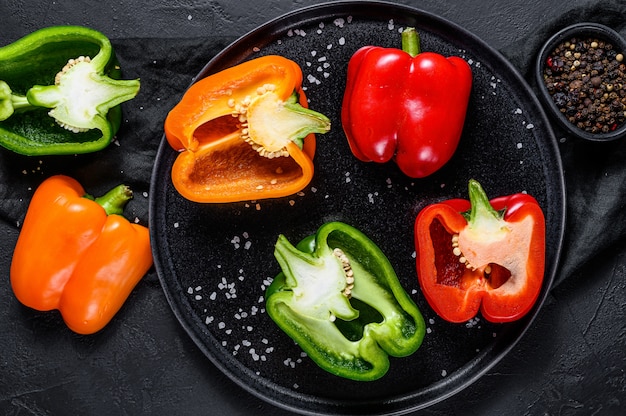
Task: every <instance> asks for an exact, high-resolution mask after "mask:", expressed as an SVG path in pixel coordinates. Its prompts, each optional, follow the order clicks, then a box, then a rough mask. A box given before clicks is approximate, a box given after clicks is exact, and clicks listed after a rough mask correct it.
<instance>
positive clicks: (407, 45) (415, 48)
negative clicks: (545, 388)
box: [402, 27, 421, 58]
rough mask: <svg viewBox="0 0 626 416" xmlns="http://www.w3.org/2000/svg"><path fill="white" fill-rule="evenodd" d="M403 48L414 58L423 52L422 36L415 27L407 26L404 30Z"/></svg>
mask: <svg viewBox="0 0 626 416" xmlns="http://www.w3.org/2000/svg"><path fill="white" fill-rule="evenodd" d="M402 50H403V51H404V52H406V53H408V54H409V55H411V57H413V58H415V57H416V56H417V55H419V53H420V52H421V49H420V36H419V33H417V30H415V28H414V27H407V28H406V29H404V30H403V31H402Z"/></svg>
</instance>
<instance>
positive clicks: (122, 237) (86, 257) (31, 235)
mask: <svg viewBox="0 0 626 416" xmlns="http://www.w3.org/2000/svg"><path fill="white" fill-rule="evenodd" d="M131 197H132V192H131V191H130V189H129V188H128V187H127V186H124V185H120V186H117V187H116V188H114V189H112V190H111V191H109V192H108V193H107V194H106V195H104V196H102V197H100V198H96V199H95V200H94V199H92V198H91V197H90V196H88V195H86V193H85V190H84V189H83V187H82V186H81V185H80V184H79V183H78V182H77V181H76V180H74V179H72V178H70V177H67V176H63V175H57V176H52V177H50V178H48V179H46V180H45V181H44V182H42V184H41V185H40V186H39V187H38V188H37V190H36V192H35V194H34V195H33V198H32V200H31V202H30V205H29V207H28V211H27V212H26V217H25V219H24V224H23V226H22V230H21V232H20V235H19V237H18V240H17V244H16V247H15V251H14V253H13V258H12V262H11V271H10V275H11V286H12V288H13V293H14V294H15V296H16V297H17V299H18V300H19V301H20V302H21V303H22V304H24V305H26V306H28V307H30V308H33V309H36V310H40V311H49V310H53V309H58V310H59V311H60V312H61V315H62V316H63V320H64V321H65V323H66V324H67V326H68V327H69V328H70V329H71V330H73V331H74V332H76V333H79V334H92V333H95V332H97V331H99V330H100V329H102V328H104V327H105V326H106V325H107V323H108V322H109V321H110V320H111V319H112V318H113V316H114V315H115V314H116V313H117V312H118V311H119V309H120V308H121V307H122V305H123V304H124V302H125V301H126V299H127V298H128V296H129V295H130V293H131V291H132V290H133V288H134V287H135V285H136V284H137V283H138V282H139V281H140V280H141V278H142V277H143V276H144V275H145V274H146V272H147V271H148V269H150V267H152V263H153V261H152V252H151V249H150V237H149V233H148V228H147V227H144V226H142V225H139V224H135V223H131V222H129V221H128V220H127V219H126V218H124V217H123V216H122V215H121V214H122V211H123V207H124V205H125V204H126V202H127V201H128V200H129V199H130V198H131Z"/></svg>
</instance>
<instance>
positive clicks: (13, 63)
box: [0, 26, 140, 156]
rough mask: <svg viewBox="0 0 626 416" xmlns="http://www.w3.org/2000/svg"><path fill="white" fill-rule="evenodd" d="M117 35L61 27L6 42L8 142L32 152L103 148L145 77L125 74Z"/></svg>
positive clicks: (0, 67) (2, 86)
mask: <svg viewBox="0 0 626 416" xmlns="http://www.w3.org/2000/svg"><path fill="white" fill-rule="evenodd" d="M120 76H121V74H120V67H119V63H118V61H117V59H116V57H115V53H114V51H113V47H112V45H111V42H110V41H109V39H108V38H107V37H106V36H105V35H103V34H102V33H100V32H98V31H96V30H93V29H89V28H86V27H81V26H53V27H48V28H44V29H40V30H37V31H35V32H32V33H30V34H28V35H26V36H24V37H23V38H21V39H18V40H17V41H15V42H13V43H11V44H9V45H6V46H3V47H1V48H0V145H2V146H4V147H6V148H8V149H10V150H12V151H14V152H16V153H21V154H25V155H31V156H33V155H51V154H78V153H89V152H94V151H97V150H101V149H103V148H104V147H106V146H107V145H108V144H109V143H110V142H111V140H112V138H113V136H114V135H115V133H116V132H117V130H118V129H119V126H120V124H121V109H120V106H119V105H120V104H121V103H122V102H124V101H128V100H130V99H132V98H134V97H135V96H136V95H137V93H138V92H139V86H140V84H139V80H137V79H135V80H120V79H119V78H120Z"/></svg>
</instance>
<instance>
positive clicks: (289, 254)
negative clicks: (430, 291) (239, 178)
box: [266, 222, 425, 381]
mask: <svg viewBox="0 0 626 416" xmlns="http://www.w3.org/2000/svg"><path fill="white" fill-rule="evenodd" d="M335 248H339V249H341V250H342V251H343V252H344V253H345V255H346V256H347V257H348V259H349V260H350V267H351V269H352V271H353V273H354V287H353V288H352V291H351V296H350V298H348V297H347V296H346V295H344V293H343V291H344V289H345V287H346V286H347V284H346V276H345V272H344V268H343V265H342V262H341V261H340V260H339V259H338V258H337V257H336V256H335V254H333V249H335ZM275 256H276V259H277V260H278V263H279V264H280V266H281V269H282V272H281V273H279V274H278V276H276V278H275V279H274V281H273V282H272V284H271V285H270V286H269V288H268V289H267V292H266V302H267V305H266V306H267V308H266V309H267V312H268V314H269V315H270V317H271V318H272V319H273V320H274V322H276V324H277V325H278V326H279V327H280V328H281V329H282V330H283V331H284V332H285V333H287V335H289V336H290V337H291V338H292V339H294V340H295V341H296V342H297V343H298V345H300V347H301V348H302V349H303V350H304V351H305V352H306V353H307V355H308V356H309V357H310V358H311V359H312V360H313V361H314V362H315V363H316V364H317V365H318V366H320V367H321V368H323V369H324V370H326V371H328V372H330V373H332V374H335V375H337V376H340V377H345V378H348V379H353V380H359V381H369V380H376V379H379V378H380V377H382V376H383V375H385V374H386V373H387V371H388V369H389V366H390V362H389V356H395V357H405V356H408V355H410V354H412V353H414V352H415V351H416V350H417V349H418V348H419V346H420V345H421V343H422V340H423V337H424V332H425V324H424V320H423V317H422V315H421V313H420V312H419V310H418V308H417V306H416V305H415V303H414V302H413V301H412V299H411V298H410V297H409V296H408V294H407V293H406V291H405V290H404V289H403V288H402V286H401V284H400V282H399V281H398V278H397V276H396V274H395V271H394V269H393V267H392V265H391V264H390V262H389V260H388V259H387V257H386V256H385V255H384V254H383V253H382V251H381V250H380V249H379V248H378V247H377V246H376V245H375V244H374V243H373V242H372V241H371V240H370V239H369V238H368V237H367V236H365V235H364V234H363V233H361V232H360V231H358V230H357V229H355V228H353V227H351V226H349V225H347V224H344V223H340V222H331V223H326V224H324V225H322V226H321V227H320V228H319V230H318V231H317V233H316V234H315V235H314V236H310V237H307V238H305V239H304V240H302V241H301V242H300V243H299V244H298V245H297V246H295V247H294V246H293V245H292V244H291V243H289V241H288V240H287V239H286V238H285V237H284V236H282V235H281V236H279V238H278V241H277V243H276V249H275Z"/></svg>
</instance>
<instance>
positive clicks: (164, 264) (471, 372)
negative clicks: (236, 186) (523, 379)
mask: <svg viewBox="0 0 626 416" xmlns="http://www.w3.org/2000/svg"><path fill="white" fill-rule="evenodd" d="M364 6H367V7H372V8H375V7H377V8H379V10H380V9H382V10H385V11H387V12H388V13H391V12H393V14H394V15H398V16H399V15H402V14H405V15H412V16H416V17H423V18H426V19H427V20H429V21H434V22H437V23H438V24H440V25H442V26H443V27H445V28H446V29H447V30H448V31H450V32H453V33H454V34H455V35H462V36H457V37H458V39H455V45H457V42H456V41H457V40H458V45H457V46H459V47H460V48H468V47H470V46H474V47H476V46H479V47H480V48H482V49H481V53H482V54H483V55H484V54H487V55H490V56H491V57H493V59H494V61H497V62H498V64H499V65H501V66H502V68H503V70H504V71H505V72H504V75H505V78H506V80H504V82H512V83H515V84H516V85H518V86H519V87H520V88H521V89H523V90H524V91H526V92H527V95H528V96H527V97H525V98H526V99H527V100H528V101H529V102H530V105H532V106H533V107H534V108H533V109H534V110H535V112H536V116H537V117H538V118H539V119H540V120H541V121H542V124H543V125H545V127H546V132H545V134H546V135H547V137H548V141H547V143H544V144H543V145H544V146H547V149H549V150H550V151H551V152H552V154H553V156H554V160H553V163H554V164H555V166H553V168H554V171H555V172H558V173H559V174H558V175H557V176H556V177H555V178H554V179H555V180H556V184H557V188H558V191H559V192H558V196H559V199H560V201H558V202H559V203H557V204H556V205H557V208H560V209H559V212H556V213H555V215H556V217H557V218H558V219H559V220H560V223H559V224H558V226H557V229H558V231H559V232H558V235H557V236H555V241H556V242H557V243H558V245H557V247H555V262H554V263H553V264H547V265H546V274H545V278H544V287H543V289H542V293H541V295H540V297H539V299H538V300H537V303H536V305H535V307H534V308H533V310H532V311H531V312H530V313H529V314H528V315H526V316H525V317H524V318H522V319H521V320H519V321H517V322H515V323H513V324H512V325H511V326H510V327H509V328H508V329H507V331H508V332H510V333H512V334H513V335H512V337H511V338H509V337H508V336H507V337H504V338H507V340H508V341H507V342H500V340H497V341H496V342H494V344H493V345H492V346H491V348H488V349H485V350H484V351H481V353H480V354H479V355H477V356H476V358H475V359H474V360H473V362H469V363H467V364H466V365H465V366H464V367H463V368H461V369H459V370H458V371H456V372H455V373H453V374H451V375H448V377H447V380H446V382H445V383H443V382H441V383H436V384H434V385H432V386H430V387H429V388H427V389H425V390H423V391H420V392H416V393H415V394H412V395H403V396H399V397H389V398H388V400H385V401H384V402H382V403H381V402H368V401H367V400H366V399H364V400H363V401H362V402H359V403H354V402H348V401H339V400H328V399H321V398H317V397H312V396H305V395H302V394H298V393H293V392H292V391H290V390H289V389H285V388H283V387H282V386H279V385H276V384H274V383H272V382H268V381H264V380H260V379H259V378H258V377H256V376H255V375H254V374H253V373H252V372H251V371H250V370H249V369H247V368H245V367H243V366H242V365H241V364H240V363H239V362H237V360H235V359H234V358H233V357H229V356H220V357H217V356H216V354H215V351H214V347H215V345H207V343H206V340H205V339H204V338H205V337H206V336H209V337H210V336H211V334H210V333H209V331H208V330H207V329H206V327H204V326H203V325H202V322H201V321H199V320H195V321H194V319H195V318H194V317H193V316H192V317H191V320H190V317H189V316H188V315H187V312H188V311H189V310H191V306H190V305H189V303H188V300H187V299H185V298H181V297H179V296H177V293H180V291H181V290H182V289H181V288H180V287H178V288H176V287H172V285H174V286H175V285H176V284H177V282H172V281H170V280H169V279H168V278H167V275H166V274H167V270H168V269H169V268H170V267H171V260H170V259H168V258H167V251H163V249H164V248H163V247H161V246H160V242H161V241H160V231H159V229H158V228H155V227H158V226H159V224H160V222H159V221H160V216H159V214H158V213H159V211H160V208H159V201H158V198H157V196H158V195H160V192H162V189H161V188H162V183H161V182H158V181H157V180H156V179H155V178H157V177H159V175H161V176H162V173H163V171H162V170H163V169H164V167H163V166H167V165H170V167H171V163H173V159H174V158H175V156H176V154H175V153H174V152H173V151H172V150H171V148H169V145H168V144H167V141H166V139H165V137H163V139H162V142H161V145H160V147H159V150H158V154H157V158H156V163H155V167H154V171H153V172H154V173H153V181H152V182H151V190H150V219H149V221H150V227H151V229H152V230H153V232H152V245H153V251H154V255H155V268H156V271H157V274H158V276H159V279H160V281H161V284H162V286H163V289H164V292H165V295H166V298H167V301H168V303H169V304H170V306H171V308H172V311H173V312H174V314H175V316H176V317H177V319H178V320H179V322H180V323H181V325H182V327H183V328H184V329H185V330H186V332H187V333H188V335H189V336H190V337H191V338H192V339H193V341H194V342H195V343H196V344H197V346H198V347H199V348H200V349H201V351H202V352H203V353H204V354H205V355H206V356H207V357H208V358H209V359H210V360H211V361H212V362H213V364H214V365H215V366H216V367H217V368H219V369H220V370H221V371H222V372H223V373H224V374H226V375H227V376H228V377H229V378H230V379H231V380H232V381H234V382H235V383H236V384H238V385H240V386H241V387H243V388H244V389H245V390H247V391H248V392H250V393H251V394H253V395H254V396H256V397H259V398H261V399H263V400H265V401H267V402H269V403H272V404H273V405H276V406H278V407H281V408H284V409H287V410H290V411H294V412H297V413H301V414H312V415H313V414H315V415H330V414H333V415H334V414H377V415H383V414H384V415H391V414H394V415H399V414H406V413H408V412H411V411H415V410H418V409H423V408H426V407H428V406H430V405H433V404H435V403H437V402H440V401H442V400H444V399H446V398H448V397H450V396H452V395H454V394H456V393H458V392H459V391H461V390H463V389H465V388H466V387H468V386H469V385H471V384H472V383H474V382H475V381H476V380H477V379H479V378H480V377H481V376H482V375H484V374H485V373H486V372H487V371H489V370H490V369H491V368H493V366H495V365H496V364H497V363H498V362H499V361H500V360H501V359H502V358H503V357H504V356H505V355H506V354H507V353H508V352H509V351H510V350H511V349H512V348H513V347H514V346H515V345H516V344H517V342H518V341H519V339H521V337H522V336H523V335H524V333H525V332H526V330H527V329H528V328H529V326H530V324H531V323H532V322H533V321H534V319H535V317H536V316H537V314H538V313H539V310H540V308H541V305H542V304H543V303H544V301H545V298H546V297H547V294H548V292H549V290H550V288H551V286H552V282H553V280H554V277H555V274H556V270H557V266H558V260H559V258H560V253H561V247H562V242H563V236H564V230H565V184H564V177H563V175H562V166H561V159H560V154H559V150H558V146H557V143H556V139H555V138H554V134H553V133H552V131H551V129H550V127H549V123H548V122H547V121H546V120H547V117H546V115H545V113H544V111H543V108H542V107H541V106H540V105H539V102H538V101H537V99H536V97H535V96H534V94H532V92H531V89H530V87H529V86H528V84H527V83H526V81H525V80H524V79H523V78H522V77H521V75H519V73H518V72H517V70H516V69H515V68H514V67H513V66H512V65H511V64H510V63H509V62H508V61H507V60H506V59H505V58H504V57H503V56H502V55H501V54H500V53H499V52H498V51H496V50H495V49H493V48H491V47H490V46H488V45H487V44H485V43H484V42H483V41H482V40H480V39H479V38H477V37H476V36H474V35H473V34H471V33H469V32H467V31H466V30H465V29H463V28H461V27H460V26H457V25H455V24H454V23H451V22H449V21H447V20H445V19H443V18H440V17H438V16H435V15H433V14H430V13H428V12H425V11H422V10H420V9H416V8H412V7H409V6H402V5H398V4H393V3H387V2H379V1H345V2H344V1H338V2H330V3H322V4H318V5H314V6H310V7H305V8H302V9H299V10H296V11H293V12H290V13H287V14H284V15H282V16H279V17H277V18H276V19H273V20H271V21H269V22H267V23H266V24H264V25H262V26H259V27H258V28H256V29H254V30H252V31H251V32H248V33H247V34H245V35H244V36H242V37H241V38H239V39H238V40H236V41H235V42H233V43H232V44H231V45H229V46H228V47H227V48H225V49H224V50H223V51H222V52H220V53H219V54H218V55H216V56H215V57H214V58H213V59H211V60H210V61H209V62H208V64H207V65H206V66H205V67H204V68H203V69H202V71H201V72H200V73H199V74H198V76H197V77H196V78H195V79H194V82H195V81H196V80H197V79H200V78H203V77H206V76H207V75H209V74H211V73H214V72H217V71H219V70H221V69H223V68H225V67H228V66H230V65H231V64H232V63H235V62H238V61H239V60H243V59H244V58H245V57H247V56H248V55H249V54H251V53H252V46H251V45H254V42H253V40H254V38H255V36H256V35H257V34H258V33H261V32H267V31H268V30H269V31H272V30H274V31H275V32H282V31H283V30H284V29H285V28H286V27H292V26H294V25H296V24H302V23H306V22H307V21H308V20H315V21H317V20H318V19H322V18H327V17H331V16H333V15H336V14H341V15H354V16H357V15H358V16H361V17H368V16H370V13H369V12H366V11H364V10H365V7H364ZM370 17H371V16H370ZM383 18H384V16H383V17H377V19H378V20H382V19H383ZM242 48H243V49H244V52H241V53H240V54H239V55H237V51H238V50H240V49H242ZM246 48H249V50H246ZM165 171H166V172H168V173H169V168H167V167H166V168H165ZM164 180H169V176H167V178H165V179H164ZM161 214H162V213H161ZM162 251H163V252H162ZM162 254H165V256H164V255H162ZM476 367H479V368H478V370H477V369H476Z"/></svg>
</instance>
